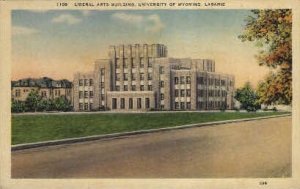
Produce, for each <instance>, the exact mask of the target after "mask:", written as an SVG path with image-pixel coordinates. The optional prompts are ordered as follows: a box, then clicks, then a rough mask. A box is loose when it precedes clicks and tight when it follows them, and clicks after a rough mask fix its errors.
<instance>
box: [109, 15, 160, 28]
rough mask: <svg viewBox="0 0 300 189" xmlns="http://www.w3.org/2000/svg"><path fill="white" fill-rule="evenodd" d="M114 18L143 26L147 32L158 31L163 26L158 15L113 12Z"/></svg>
mask: <svg viewBox="0 0 300 189" xmlns="http://www.w3.org/2000/svg"><path fill="white" fill-rule="evenodd" d="M112 18H113V19H115V20H120V21H123V22H125V23H127V24H132V25H135V26H136V27H139V28H144V29H145V30H146V31H148V32H153V33H156V32H160V31H162V29H163V28H164V24H163V23H162V21H161V19H160V17H159V15H157V14H151V15H148V16H143V15H140V14H129V13H124V12H123V13H115V14H113V15H112Z"/></svg>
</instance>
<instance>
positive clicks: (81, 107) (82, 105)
mask: <svg viewBox="0 0 300 189" xmlns="http://www.w3.org/2000/svg"><path fill="white" fill-rule="evenodd" d="M92 109H93V103H90V104H89V103H79V110H81V111H82V110H92Z"/></svg>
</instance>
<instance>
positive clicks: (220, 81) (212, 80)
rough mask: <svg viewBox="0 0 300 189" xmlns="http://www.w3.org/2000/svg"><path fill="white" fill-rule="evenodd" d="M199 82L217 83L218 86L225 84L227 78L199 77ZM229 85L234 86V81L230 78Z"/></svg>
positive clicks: (204, 83)
mask: <svg viewBox="0 0 300 189" xmlns="http://www.w3.org/2000/svg"><path fill="white" fill-rule="evenodd" d="M197 83H199V84H203V85H206V84H208V85H216V86H225V85H226V80H223V79H222V80H220V79H214V78H206V77H198V78H197ZM229 85H230V86H232V85H233V82H232V81H231V80H230V81H229Z"/></svg>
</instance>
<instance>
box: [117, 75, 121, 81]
mask: <svg viewBox="0 0 300 189" xmlns="http://www.w3.org/2000/svg"><path fill="white" fill-rule="evenodd" d="M116 80H117V81H120V80H121V76H120V74H119V73H117V74H116Z"/></svg>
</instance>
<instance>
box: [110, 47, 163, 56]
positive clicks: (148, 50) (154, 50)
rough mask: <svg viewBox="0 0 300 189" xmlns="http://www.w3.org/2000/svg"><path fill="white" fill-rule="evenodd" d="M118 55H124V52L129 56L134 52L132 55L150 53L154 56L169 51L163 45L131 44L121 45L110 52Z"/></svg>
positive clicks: (149, 54)
mask: <svg viewBox="0 0 300 189" xmlns="http://www.w3.org/2000/svg"><path fill="white" fill-rule="evenodd" d="M115 52H116V55H117V56H120V54H121V56H122V55H123V53H124V54H125V55H127V56H130V54H132V56H135V55H137V56H144V55H148V56H151V55H152V56H154V55H153V54H156V53H157V54H158V55H159V56H165V55H166V53H167V51H166V48H165V47H161V46H158V47H156V45H144V46H141V45H140V46H131V47H125V48H124V49H123V48H120V47H116V49H115V50H114V49H113V50H112V51H111V52H110V53H115Z"/></svg>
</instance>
